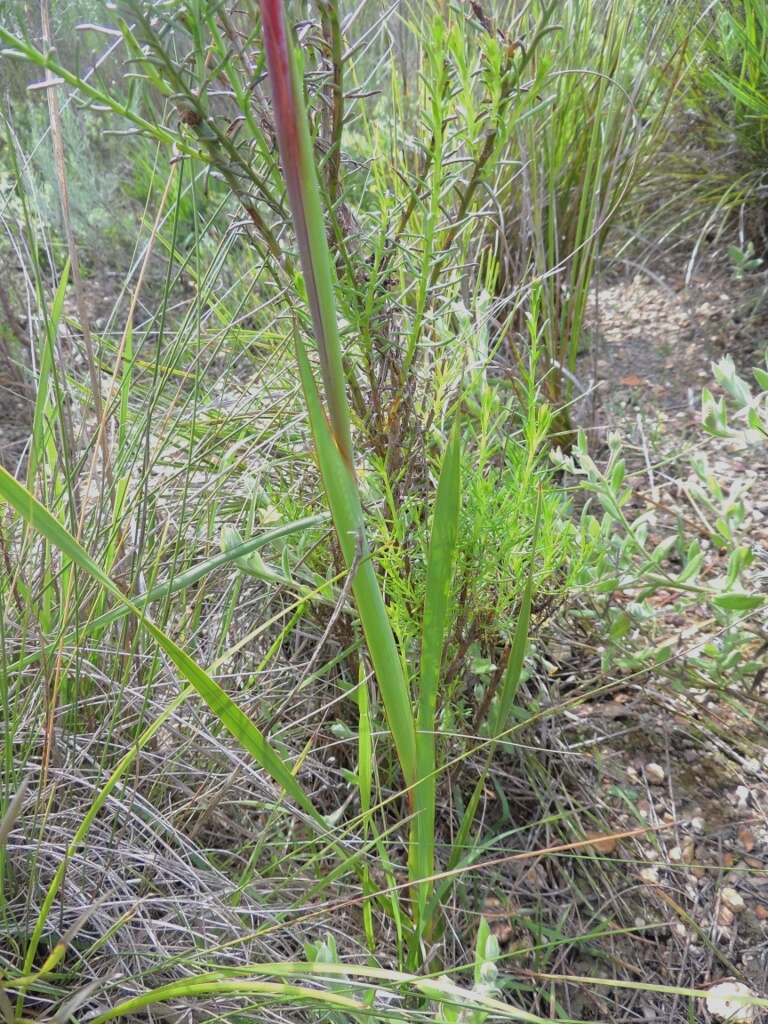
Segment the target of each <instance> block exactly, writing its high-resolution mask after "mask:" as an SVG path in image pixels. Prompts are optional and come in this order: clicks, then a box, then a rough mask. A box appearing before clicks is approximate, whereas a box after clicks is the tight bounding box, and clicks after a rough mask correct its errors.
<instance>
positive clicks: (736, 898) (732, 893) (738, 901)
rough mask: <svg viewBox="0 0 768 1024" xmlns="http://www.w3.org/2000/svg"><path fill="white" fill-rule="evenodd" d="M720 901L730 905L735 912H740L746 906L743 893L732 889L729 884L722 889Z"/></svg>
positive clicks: (724, 904)
mask: <svg viewBox="0 0 768 1024" xmlns="http://www.w3.org/2000/svg"><path fill="white" fill-rule="evenodd" d="M720 902H721V903H722V904H723V906H725V907H728V909H729V910H730V911H732V912H733V913H734V914H740V913H741V912H742V910H743V909H744V907H745V906H746V903H745V902H744V900H743V899H742V897H741V894H740V893H738V892H736V890H735V889H732V888H731V887H730V886H729V885H727V886H726V887H725V888H724V889H722V890H721V892H720Z"/></svg>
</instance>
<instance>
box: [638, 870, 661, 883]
mask: <svg viewBox="0 0 768 1024" xmlns="http://www.w3.org/2000/svg"><path fill="white" fill-rule="evenodd" d="M640 878H641V879H642V880H643V881H644V882H645V883H646V884H648V885H656V883H657V882H658V880H659V869H658V868H656V867H653V868H643V869H642V871H641V872H640Z"/></svg>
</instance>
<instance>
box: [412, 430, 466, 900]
mask: <svg viewBox="0 0 768 1024" xmlns="http://www.w3.org/2000/svg"><path fill="white" fill-rule="evenodd" d="M460 454H461V447H460V437H459V421H458V418H457V420H456V422H455V423H454V425H453V429H452V430H451V436H450V438H449V440H448V447H447V448H446V451H445V455H444V456H443V464H442V467H441V469H440V479H439V481H438V485H437V496H436V498H435V512H434V517H433V521H432V535H431V537H430V542H429V554H428V556H427V586H426V598H425V601H424V618H423V623H422V634H421V672H420V680H419V709H418V718H417V733H416V756H417V766H418V768H417V770H418V783H417V785H416V788H415V791H414V793H415V795H414V811H415V818H414V822H413V831H412V843H411V854H412V856H411V857H410V865H411V877H412V879H413V880H416V879H418V878H427V877H429V876H430V875H431V874H432V873H433V871H434V852H435V796H436V785H437V778H436V771H435V719H436V713H437V691H438V686H439V683H440V668H441V666H442V662H443V654H444V639H445V629H446V622H447V619H448V603H449V600H450V595H451V585H452V582H453V568H454V562H455V558H456V540H457V537H458V532H459V504H460V498H461V460H460ZM430 888H431V884H430V883H427V882H425V883H424V884H423V885H420V886H419V887H418V891H417V899H418V903H419V908H420V910H421V912H422V914H421V917H422V919H423V911H424V909H425V907H426V901H427V898H428V896H429V891H430Z"/></svg>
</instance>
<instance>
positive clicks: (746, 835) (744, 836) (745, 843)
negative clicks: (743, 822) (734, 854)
mask: <svg viewBox="0 0 768 1024" xmlns="http://www.w3.org/2000/svg"><path fill="white" fill-rule="evenodd" d="M739 843H740V844H741V848H742V850H744V852H745V853H752V851H753V850H754V848H755V837H754V835H753V833H752V832H750V830H749V829H748V828H743V829H741V830H740V831H739Z"/></svg>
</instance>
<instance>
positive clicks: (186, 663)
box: [0, 466, 322, 822]
mask: <svg viewBox="0 0 768 1024" xmlns="http://www.w3.org/2000/svg"><path fill="white" fill-rule="evenodd" d="M0 497H2V498H4V499H5V500H6V501H7V502H8V504H9V505H11V507H12V508H14V509H15V510H16V512H17V513H18V514H19V515H20V516H21V517H22V518H23V519H24V520H25V522H27V523H29V525H30V526H32V527H33V528H34V529H35V530H37V531H38V533H40V534H42V536H43V537H45V538H46V540H48V541H49V542H50V543H51V544H53V545H54V546H55V547H57V548H58V549H59V551H61V552H62V554H64V555H66V556H67V557H68V558H70V559H71V560H72V561H73V562H74V563H75V565H78V566H79V567H80V568H81V569H83V570H84V571H85V572H87V573H88V574H89V575H90V576H92V577H93V578H94V579H95V580H97V581H98V582H99V583H100V584H101V585H102V587H104V589H105V590H106V591H108V592H109V593H110V594H111V595H112V596H113V597H114V598H116V600H118V601H119V602H120V603H121V604H122V605H123V606H124V607H125V608H126V609H128V610H130V611H132V612H134V614H136V615H137V616H138V618H139V622H140V624H141V625H142V626H143V627H144V629H146V630H147V632H148V633H149V634H150V635H151V636H152V637H153V638H154V639H155V640H156V641H157V643H158V645H159V646H160V647H161V648H162V650H163V651H165V653H166V654H167V655H168V657H169V658H170V659H171V661H172V662H173V663H174V665H175V666H176V668H177V669H178V670H179V672H180V673H181V674H182V675H183V676H184V678H185V679H186V680H187V681H188V682H189V683H191V685H192V686H193V687H194V688H195V690H196V691H197V693H198V694H199V695H200V696H201V697H202V698H203V700H204V701H205V702H206V704H207V705H208V707H209V708H210V709H211V710H212V711H213V712H214V714H215V715H216V716H217V718H218V719H219V720H220V721H221V723H222V725H224V726H225V728H226V729H227V730H228V731H229V732H230V733H231V734H232V735H233V736H234V737H235V738H236V739H237V740H238V741H239V742H240V743H241V744H242V746H243V747H244V748H245V749H246V750H247V751H248V753H249V754H251V755H252V757H253V758H254V759H255V760H256V762H257V763H258V764H259V765H260V766H261V767H262V768H263V769H264V770H265V771H266V772H268V773H269V774H270V775H271V776H272V778H273V779H274V781H275V782H276V783H277V784H278V785H279V786H281V787H282V788H283V789H284V790H285V791H286V793H288V795H289V796H291V797H292V798H293V800H295V802H296V803H297V804H298V805H299V807H301V808H302V810H304V811H306V813H307V814H309V815H311V816H312V817H313V818H314V819H315V820H316V821H320V822H321V821H322V818H321V816H320V814H319V813H318V812H317V811H316V810H315V808H314V806H313V804H312V802H311V800H310V799H309V797H308V796H307V795H306V793H305V792H304V790H303V789H302V788H301V786H299V784H298V782H297V781H296V779H295V778H294V776H293V774H292V773H291V769H290V767H289V765H287V764H286V763H285V761H283V759H282V758H281V757H280V755H279V754H278V753H277V752H276V751H275V750H274V749H273V747H271V746H270V744H269V743H268V741H267V740H266V739H265V737H264V736H263V735H262V733H261V732H260V730H259V729H258V728H257V727H256V725H254V723H253V722H252V721H251V720H250V719H249V718H248V717H247V715H245V714H244V713H243V712H242V711H241V710H240V708H239V707H238V706H237V705H236V704H235V703H234V701H233V700H232V699H231V698H230V697H229V696H228V695H227V694H226V693H225V692H224V690H222V689H221V687H220V686H219V685H218V683H216V682H215V681H214V680H213V679H212V678H211V677H210V676H209V675H208V673H207V672H205V671H204V669H202V668H201V667H200V666H199V665H198V664H197V662H196V661H194V659H193V658H191V657H190V656H189V655H188V654H187V653H186V652H185V651H183V650H182V649H181V648H180V647H178V646H177V645H176V644H175V643H174V642H173V640H171V638H170V637H169V636H168V635H167V634H166V633H164V632H163V630H161V629H160V628H159V627H158V626H156V625H155V624H154V623H153V622H151V621H150V620H149V619H148V618H146V616H145V615H142V613H141V611H140V609H139V608H138V607H137V606H136V605H135V604H134V603H133V602H132V601H131V600H130V599H129V598H127V597H126V596H125V595H124V594H123V593H122V591H121V590H120V589H119V588H118V587H117V585H116V584H115V583H113V582H112V580H111V579H110V578H109V576H107V575H106V573H105V572H104V571H103V570H102V569H101V567H100V566H99V565H97V563H96V562H95V561H94V560H93V559H92V558H91V556H90V555H89V554H88V552H87V551H86V550H85V548H83V547H82V546H81V545H80V544H79V543H78V541H77V540H76V539H75V538H74V537H73V536H72V534H71V533H70V532H69V531H68V530H67V529H66V528H65V527H64V526H62V524H61V523H60V522H59V521H58V520H57V519H55V518H54V517H53V516H52V515H51V513H50V512H49V511H48V510H47V509H46V508H45V507H44V506H43V505H41V504H40V502H39V501H38V500H37V499H36V498H35V497H34V495H32V494H31V493H30V492H29V491H28V490H27V489H26V487H23V486H22V485H21V484H20V483H19V482H18V481H17V480H16V479H14V477H12V476H11V474H10V473H9V472H8V471H7V470H6V469H4V468H3V467H2V466H0Z"/></svg>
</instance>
